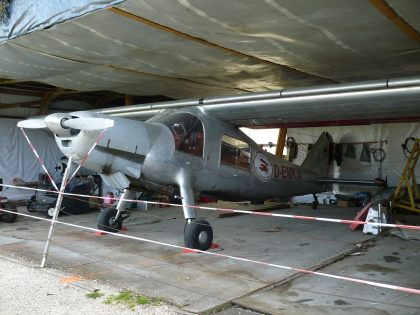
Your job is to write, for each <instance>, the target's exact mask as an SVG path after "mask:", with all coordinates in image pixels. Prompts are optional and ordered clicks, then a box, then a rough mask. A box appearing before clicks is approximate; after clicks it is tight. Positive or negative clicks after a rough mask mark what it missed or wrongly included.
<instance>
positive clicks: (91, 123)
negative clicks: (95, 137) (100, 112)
mask: <svg viewBox="0 0 420 315" xmlns="http://www.w3.org/2000/svg"><path fill="white" fill-rule="evenodd" d="M62 124H63V125H64V126H65V127H67V128H72V129H79V130H100V129H105V128H109V127H112V126H114V121H113V120H112V119H106V118H73V119H69V120H65V121H63V122H62Z"/></svg>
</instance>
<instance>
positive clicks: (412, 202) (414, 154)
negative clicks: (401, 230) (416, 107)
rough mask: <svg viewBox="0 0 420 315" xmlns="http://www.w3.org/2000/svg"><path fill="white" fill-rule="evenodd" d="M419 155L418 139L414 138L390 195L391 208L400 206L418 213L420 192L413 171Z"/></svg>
mask: <svg viewBox="0 0 420 315" xmlns="http://www.w3.org/2000/svg"><path fill="white" fill-rule="evenodd" d="M419 156H420V139H416V140H415V143H414V146H413V149H412V151H411V153H410V155H409V157H408V159H407V162H406V164H405V167H404V170H403V172H402V175H401V178H400V181H399V183H398V186H397V188H396V189H395V192H394V195H393V197H392V209H397V208H400V209H406V210H410V211H414V212H417V213H420V194H419V189H418V187H417V182H416V175H415V173H414V170H415V167H416V164H417V160H418V159H419Z"/></svg>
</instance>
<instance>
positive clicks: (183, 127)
mask: <svg viewBox="0 0 420 315" xmlns="http://www.w3.org/2000/svg"><path fill="white" fill-rule="evenodd" d="M161 123H163V124H165V125H166V126H168V127H169V129H170V130H171V131H172V135H173V137H174V141H175V149H176V150H178V151H182V152H185V153H188V154H192V155H195V156H200V157H202V156H203V147H204V129H203V123H202V122H201V120H200V119H198V118H197V117H196V116H194V115H192V114H188V113H176V114H173V115H169V116H168V117H165V118H164V119H162V120H161Z"/></svg>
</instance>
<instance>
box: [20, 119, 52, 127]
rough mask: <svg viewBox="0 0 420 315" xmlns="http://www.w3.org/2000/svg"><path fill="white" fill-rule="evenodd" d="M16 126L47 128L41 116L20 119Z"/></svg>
mask: <svg viewBox="0 0 420 315" xmlns="http://www.w3.org/2000/svg"><path fill="white" fill-rule="evenodd" d="M17 126H18V127H20V128H28V129H41V128H47V124H46V123H45V120H44V119H41V118H34V119H26V120H21V121H19V122H18V124H17Z"/></svg>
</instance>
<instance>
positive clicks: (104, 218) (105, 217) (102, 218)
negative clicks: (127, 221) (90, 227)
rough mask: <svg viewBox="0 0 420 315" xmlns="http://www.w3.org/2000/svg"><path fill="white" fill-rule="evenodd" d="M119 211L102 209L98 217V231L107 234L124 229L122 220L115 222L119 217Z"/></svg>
mask: <svg viewBox="0 0 420 315" xmlns="http://www.w3.org/2000/svg"><path fill="white" fill-rule="evenodd" d="M117 212H118V211H117V209H112V208H105V209H102V211H101V213H100V214H99V217H98V229H99V230H102V231H106V232H118V231H120V230H121V229H122V220H121V218H120V219H118V220H115V217H116V216H117Z"/></svg>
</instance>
